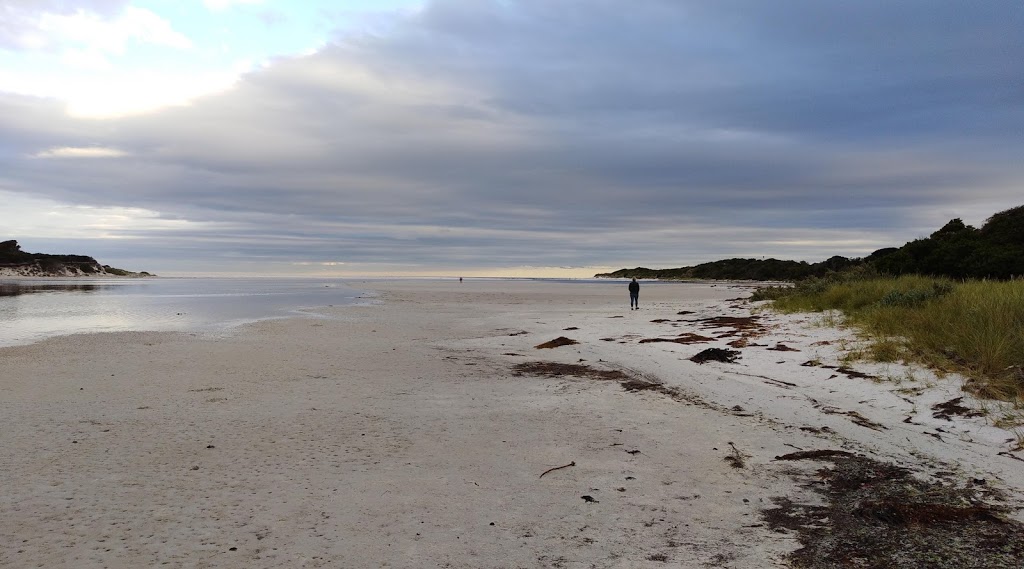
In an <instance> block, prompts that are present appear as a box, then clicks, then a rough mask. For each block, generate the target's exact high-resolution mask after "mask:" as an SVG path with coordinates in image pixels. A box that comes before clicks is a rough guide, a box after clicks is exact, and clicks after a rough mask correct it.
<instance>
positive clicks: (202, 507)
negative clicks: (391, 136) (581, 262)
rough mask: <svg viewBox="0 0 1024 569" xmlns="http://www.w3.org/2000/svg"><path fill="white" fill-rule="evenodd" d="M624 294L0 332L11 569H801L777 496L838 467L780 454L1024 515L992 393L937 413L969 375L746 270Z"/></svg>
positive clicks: (477, 285) (430, 288)
mask: <svg viewBox="0 0 1024 569" xmlns="http://www.w3.org/2000/svg"><path fill="white" fill-rule="evenodd" d="M614 284H615V285H616V286H612V283H609V285H603V284H601V285H595V284H573V283H551V282H544V281H511V280H478V279H467V280H466V282H463V283H459V282H457V281H455V280H451V281H444V280H422V281H417V280H407V281H370V282H364V283H360V282H354V283H352V286H354V287H356V288H360V289H365V290H371V291H373V293H374V295H375V302H373V303H368V304H367V305H363V306H344V307H334V308H323V309H320V310H319V312H320V313H321V314H322V315H324V316H327V317H325V318H290V319H282V320H268V321H262V322H257V323H254V324H249V325H245V326H242V327H239V328H237V329H236V330H234V332H233V333H231V334H224V335H219V336H217V337H209V336H205V335H197V334H190V333H177V332H116V333H104V334H79V335H73V336H63V337H56V338H50V339H47V340H45V341H41V342H37V343H33V344H30V345H25V346H14V347H7V348H0V369H2V372H0V378H2V379H0V389H2V390H3V393H4V396H3V398H2V400H0V401H2V403H0V411H2V412H0V432H2V433H3V434H2V435H0V459H2V460H0V484H2V486H3V488H4V491H3V493H2V498H0V500H2V510H3V512H4V515H3V516H2V517H0V542H2V549H0V566H4V567H155V566H161V565H165V566H171V567H197V568H198V567H268V568H269V567H453V568H461V567H467V568H468V567H495V568H496V567H666V566H673V567H735V568H761V567H785V566H787V565H786V563H787V561H786V560H787V555H789V554H790V553H792V552H793V551H794V550H796V549H797V548H798V547H800V543H799V540H798V537H797V533H796V532H795V531H792V530H787V529H786V528H784V527H779V525H778V524H773V523H772V522H771V520H770V519H767V518H766V516H765V512H766V511H767V510H769V509H772V508H775V507H777V506H778V504H779V500H780V498H785V499H786V500H790V501H792V502H801V503H808V504H820V503H821V502H822V497H821V495H820V493H819V492H817V491H816V490H815V488H814V485H813V484H812V483H811V482H813V480H814V479H815V477H816V476H817V475H816V473H817V471H818V470H819V469H821V468H822V467H823V466H827V465H826V464H823V463H821V462H818V461H788V460H777V458H776V457H780V456H784V455H787V454H791V453H794V452H800V451H810V450H826V449H827V450H842V451H846V452H849V453H852V454H857V455H861V456H870V457H871V458H873V459H877V460H880V461H883V462H885V463H891V464H894V465H898V466H900V467H903V468H906V469H908V470H909V471H912V472H913V473H914V474H915V475H916V476H918V477H920V478H921V479H925V480H930V481H939V482H942V483H944V484H948V485H954V486H955V485H960V486H962V485H970V484H974V485H976V486H984V487H985V492H986V495H988V496H989V497H990V499H991V500H992V501H994V502H995V501H997V502H998V503H999V504H1004V505H1005V506H1006V507H1007V508H1008V510H1007V512H1006V514H1005V516H1006V519H1007V520H1010V521H1015V522H1016V521H1020V520H1021V519H1022V516H1021V514H1020V509H1019V508H1020V507H1021V506H1022V505H1024V500H1022V498H1024V468H1021V466H1022V465H1021V464H1020V461H1021V459H1022V458H1024V453H1022V452H1019V451H1017V450H1015V449H1016V443H1017V442H1018V441H1016V440H1015V435H1014V433H1013V431H1010V430H1006V429H1001V428H996V427H995V426H993V425H992V422H993V421H992V420H991V417H992V409H993V407H991V405H994V404H987V403H981V402H974V401H972V400H971V399H970V397H965V398H964V399H963V400H962V401H961V403H962V404H963V405H965V406H967V408H969V409H973V410H978V409H983V408H984V409H987V411H986V412H987V413H989V414H988V415H987V416H971V415H975V414H974V413H970V412H956V411H953V412H950V413H941V412H936V409H940V410H941V409H943V408H944V407H941V405H942V404H944V403H947V402H949V401H950V400H953V399H955V398H956V397H960V396H963V394H962V393H961V392H960V390H959V385H960V381H959V380H958V379H957V378H956V377H952V376H950V377H938V376H936V375H935V374H934V373H932V372H930V371H928V370H924V369H919V368H914V367H911V366H906V365H902V364H865V363H853V364H850V363H848V362H845V361H843V360H842V356H843V354H844V353H845V352H846V351H847V350H848V349H849V348H850V347H851V346H853V345H855V344H856V342H857V339H856V337H855V334H854V332H853V331H851V330H848V329H843V328H837V327H831V326H824V325H822V317H821V316H817V315H806V314H804V315H781V314H776V313H773V312H771V311H765V310H762V309H761V308H760V307H759V306H757V305H755V304H754V303H750V302H749V301H747V300H746V299H745V297H747V296H748V295H749V293H750V291H751V285H749V284H729V283H703V284H701V283H687V284H682V283H680V284H669V283H664V284H657V285H653V284H652V285H647V284H644V285H643V286H642V287H641V292H640V307H641V309H640V310H636V311H631V310H629V304H628V302H629V299H628V295H627V292H626V286H625V283H621V284H620V283H614ZM558 338H566V339H567V340H571V341H574V342H576V343H566V345H562V346H559V347H554V348H546V349H542V348H537V347H536V346H538V345H541V344H543V343H545V342H549V341H552V340H556V339H558ZM707 348H719V349H722V350H726V349H728V350H735V352H736V353H735V358H736V359H735V361H733V362H732V363H728V362H723V361H708V362H706V363H703V364H699V363H696V362H694V361H691V359H690V358H691V357H693V356H695V355H696V354H698V353H699V352H701V351H703V350H705V349H707ZM987 405H988V406H989V407H986V406H987ZM936 406H939V407H936ZM945 408H948V409H955V406H946V407H945Z"/></svg>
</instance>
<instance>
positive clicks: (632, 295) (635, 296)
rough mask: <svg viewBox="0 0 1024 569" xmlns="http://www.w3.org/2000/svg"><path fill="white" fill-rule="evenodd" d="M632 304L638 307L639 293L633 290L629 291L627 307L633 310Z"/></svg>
mask: <svg viewBox="0 0 1024 569" xmlns="http://www.w3.org/2000/svg"><path fill="white" fill-rule="evenodd" d="M634 306H635V307H637V308H640V295H639V294H637V293H635V292H631V293H629V309H630V310H633V307H634Z"/></svg>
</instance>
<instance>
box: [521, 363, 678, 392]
mask: <svg viewBox="0 0 1024 569" xmlns="http://www.w3.org/2000/svg"><path fill="white" fill-rule="evenodd" d="M512 370H513V371H514V372H515V373H516V374H517V375H524V374H530V375H540V376H545V377H563V376H570V377H580V378H584V379H596V380H602V381H615V382H618V384H619V385H621V386H622V389H624V390H626V391H628V392H630V393H637V392H640V391H653V392H654V393H660V394H661V395H667V396H669V397H671V398H672V399H675V400H676V401H691V399H692V398H688V397H686V396H684V394H683V393H682V392H681V391H679V390H678V389H676V388H674V387H669V386H667V385H665V384H664V383H661V382H660V381H657V380H652V379H649V378H644V377H634V376H631V375H627V374H625V373H623V372H621V371H619V370H604V369H597V368H592V367H590V366H587V365H580V364H561V363H555V362H527V363H521V364H517V365H515V366H513V368H512Z"/></svg>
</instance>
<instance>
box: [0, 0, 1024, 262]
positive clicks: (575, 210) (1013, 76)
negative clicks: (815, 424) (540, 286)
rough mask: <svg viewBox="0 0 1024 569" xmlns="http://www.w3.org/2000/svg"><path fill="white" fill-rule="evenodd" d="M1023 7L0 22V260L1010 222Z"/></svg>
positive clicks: (437, 1)
mask: <svg viewBox="0 0 1024 569" xmlns="http://www.w3.org/2000/svg"><path fill="white" fill-rule="evenodd" d="M1022 30H1024V3H1021V2H1020V1H1019V0H1005V1H1004V0H986V1H984V2H977V1H969V0H964V1H943V0H919V1H918V0H902V1H901V0H857V1H855V2H851V1H847V0H843V1H839V0H835V1H832V0H774V1H771V2H766V1H764V0H704V1H689V0H630V1H629V2H623V1H622V0H419V1H416V0H334V1H330V0H314V1H308V2H305V1H301V0H264V1H260V0H205V1H201V0H180V1H177V2H167V1H161V0H148V1H125V0H92V1H88V0H83V1H77V2H70V1H60V0H36V1H33V0H0V240H4V239H17V240H18V241H19V242H20V243H21V244H22V248H23V249H25V250H28V251H31V252H46V253H77V254H85V255H92V256H94V257H96V258H97V259H99V260H100V261H101V262H103V263H105V264H110V265H114V266H119V267H123V268H127V269H132V270H148V271H151V272H156V273H159V274H166V275H187V274H213V273H221V274H311V275H339V276H345V275H381V274H389V275H467V276H468V275H530V276H534V275H551V276H590V275H592V274H594V273H595V272H597V271H603V270H607V269H616V268H621V267H635V266H647V267H658V268H664V267H678V266H683V265H692V264H696V263H700V262H705V261H712V260H716V259H722V258H727V257H758V258H760V257H775V258H783V259H797V260H807V261H812V262H813V261H820V260H823V259H825V258H827V257H830V256H832V255H836V254H839V255H845V256H850V257H858V256H864V255H867V254H869V253H871V252H872V251H873V250H875V249H878V248H881V247H888V246H898V245H901V244H903V243H904V242H906V241H908V240H910V239H914V238H917V237H922V236H925V235H927V234H929V233H931V232H932V231H934V230H935V229H938V228H939V227H940V226H941V225H942V224H943V223H945V222H946V221H948V220H949V219H951V218H954V217H961V218H963V219H964V221H965V222H967V223H970V224H974V225H980V224H982V223H983V222H984V220H985V219H986V218H987V217H988V216H989V215H991V214H993V213H995V212H997V211H1000V210H1003V209H1007V208H1010V207H1014V206H1017V205H1021V204H1024V32H1022Z"/></svg>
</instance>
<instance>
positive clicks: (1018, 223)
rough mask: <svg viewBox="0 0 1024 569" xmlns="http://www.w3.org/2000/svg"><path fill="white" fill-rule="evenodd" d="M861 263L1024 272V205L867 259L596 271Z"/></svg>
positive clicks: (785, 273)
mask: <svg viewBox="0 0 1024 569" xmlns="http://www.w3.org/2000/svg"><path fill="white" fill-rule="evenodd" d="M850 269H859V270H862V271H865V270H866V271H874V272H877V273H879V274H884V275H894V276H898V275H909V274H919V275H929V276H936V277H949V278H953V279H968V278H976V279H1010V278H1013V277H1016V276H1021V275H1024V206H1018V207H1015V208H1012V209H1008V210H1006V211H1002V212H999V213H997V214H995V215H993V216H992V217H990V218H989V219H988V220H987V221H986V222H985V224H984V225H983V226H982V227H981V228H980V229H976V228H974V227H972V226H970V225H965V224H964V222H963V221H962V220H960V219H959V218H958V219H953V220H951V221H950V222H949V223H947V224H946V225H945V226H943V227H942V228H941V229H939V230H938V231H936V232H934V233H932V234H931V235H929V236H928V237H924V238H921V239H915V240H914V241H911V242H909V243H907V244H905V245H903V246H902V247H889V248H886V249H879V250H878V251H875V252H874V253H872V254H870V255H868V256H867V257H864V258H862V259H848V258H846V257H840V256H835V257H832V258H830V259H828V260H825V261H822V262H820V263H807V262H804V261H780V260H778V259H764V260H760V259H725V260H722V261H714V262H711V263H702V264H700V265H696V266H693V267H680V268H676V269H647V268H644V267H637V268H635V269H620V270H618V271H615V272H612V273H604V274H598V275H594V276H595V277H599V278H600V277H608V278H631V277H636V278H641V279H728V280H762V281H796V280H801V279H806V278H810V277H819V278H820V277H825V276H826V275H829V274H831V273H836V272H842V271H847V270H850Z"/></svg>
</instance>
